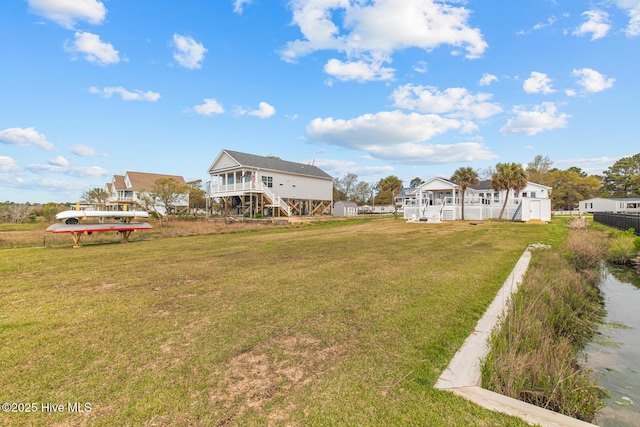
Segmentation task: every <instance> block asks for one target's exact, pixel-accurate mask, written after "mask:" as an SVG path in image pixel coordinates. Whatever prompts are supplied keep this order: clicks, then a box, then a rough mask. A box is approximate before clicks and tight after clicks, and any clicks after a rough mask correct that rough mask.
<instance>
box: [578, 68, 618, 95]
mask: <svg viewBox="0 0 640 427" xmlns="http://www.w3.org/2000/svg"><path fill="white" fill-rule="evenodd" d="M571 75H572V76H573V77H575V78H576V79H577V80H576V83H578V85H580V86H581V87H582V88H583V89H584V90H585V91H587V92H590V93H596V92H602V91H603V90H605V89H609V88H611V87H613V83H614V82H615V81H616V79H613V78H607V77H606V76H604V75H602V74H600V73H599V72H597V71H596V70H592V69H591V68H580V69H578V70H573V72H572V73H571Z"/></svg>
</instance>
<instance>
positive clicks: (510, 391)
mask: <svg viewBox="0 0 640 427" xmlns="http://www.w3.org/2000/svg"><path fill="white" fill-rule="evenodd" d="M604 254H605V243H604V240H603V235H602V233H599V232H596V231H589V230H582V229H581V230H574V231H571V232H570V233H569V236H568V237H567V239H566V241H565V243H564V245H563V246H562V248H556V249H552V250H544V251H540V250H538V251H535V252H534V253H533V257H532V261H531V266H530V268H529V270H528V272H527V274H526V275H525V278H524V280H523V283H522V284H521V286H520V290H519V291H518V292H517V293H516V294H515V295H514V296H513V298H512V301H511V302H510V304H509V309H508V312H507V314H506V316H505V318H504V320H503V323H502V325H501V326H500V327H499V328H498V329H496V330H495V331H494V332H493V333H492V335H491V339H490V345H491V351H490V354H489V356H488V357H487V358H486V359H485V361H484V362H483V365H482V373H483V387H485V388H487V389H490V390H493V391H496V392H498V393H501V394H505V395H507V396H511V397H514V398H516V399H520V400H523V401H525V402H528V403H532V404H535V405H537V406H541V407H544V408H547V409H551V410H553V411H556V412H560V413H563V414H565V415H569V416H571V417H574V418H578V419H581V420H586V421H591V420H592V419H593V418H594V416H595V414H596V412H597V411H598V409H599V408H601V407H602V406H603V403H602V400H601V399H602V396H603V391H602V389H601V388H599V387H598V386H597V381H596V380H595V379H594V378H592V377H591V374H590V372H589V371H587V370H584V369H583V368H582V367H581V366H580V365H579V363H578V359H577V356H578V353H579V351H580V350H581V349H582V348H583V347H584V345H585V344H586V343H587V342H588V341H589V339H590V338H591V337H592V336H593V334H594V332H595V330H596V328H597V326H598V322H599V321H600V320H601V319H602V317H603V316H604V307H603V303H602V297H601V295H600V291H599V288H598V282H599V279H600V276H599V274H598V273H597V267H598V266H599V265H600V263H601V262H602V259H603V257H604Z"/></svg>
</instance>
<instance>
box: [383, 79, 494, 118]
mask: <svg viewBox="0 0 640 427" xmlns="http://www.w3.org/2000/svg"><path fill="white" fill-rule="evenodd" d="M391 97H392V98H393V101H394V105H395V106H397V107H400V108H405V109H408V110H416V111H420V112H422V113H436V114H445V115H447V116H449V117H452V118H466V119H486V118H489V117H491V116H493V115H495V114H498V113H500V112H501V111H502V107H500V106H499V105H498V104H494V103H490V102H488V101H489V100H490V99H491V98H492V95H491V94H488V93H478V94H475V95H474V94H472V93H470V92H469V91H468V90H467V89H465V88H461V87H453V88H448V89H445V90H444V91H442V92H441V91H439V90H438V88H435V87H433V86H414V85H412V84H407V85H404V86H400V87H398V88H397V89H396V90H394V91H393V94H392V95H391Z"/></svg>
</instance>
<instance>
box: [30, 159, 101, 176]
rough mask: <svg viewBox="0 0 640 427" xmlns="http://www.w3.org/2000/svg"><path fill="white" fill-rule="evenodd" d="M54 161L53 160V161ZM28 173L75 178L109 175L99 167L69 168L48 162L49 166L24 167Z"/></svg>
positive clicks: (34, 165) (32, 165) (33, 165)
mask: <svg viewBox="0 0 640 427" xmlns="http://www.w3.org/2000/svg"><path fill="white" fill-rule="evenodd" d="M54 160H55V159H54ZM26 168H27V169H28V170H29V171H31V172H33V173H36V174H39V173H57V174H62V175H69V176H75V177H86V176H88V177H101V176H107V175H111V172H109V171H108V170H107V169H104V168H102V167H100V166H69V165H68V164H67V165H58V164H52V162H51V161H50V162H49V164H46V165H43V164H30V165H27V167H26Z"/></svg>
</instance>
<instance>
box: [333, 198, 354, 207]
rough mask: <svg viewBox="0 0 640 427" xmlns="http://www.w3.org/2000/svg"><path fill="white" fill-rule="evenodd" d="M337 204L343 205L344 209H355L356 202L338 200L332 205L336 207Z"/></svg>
mask: <svg viewBox="0 0 640 427" xmlns="http://www.w3.org/2000/svg"><path fill="white" fill-rule="evenodd" d="M338 203H340V204H341V205H343V206H344V207H347V208H357V207H358V204H357V203H356V202H352V201H350V200H339V201H337V202H335V203H334V205H337V204H338Z"/></svg>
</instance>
